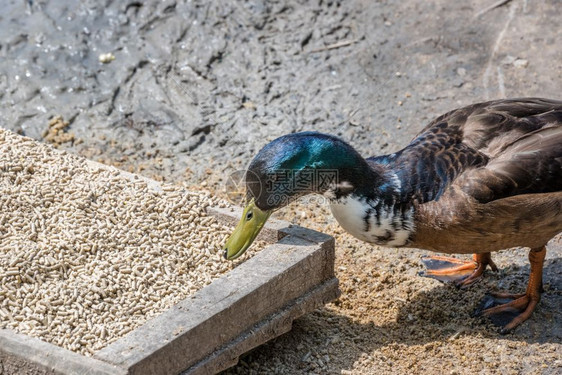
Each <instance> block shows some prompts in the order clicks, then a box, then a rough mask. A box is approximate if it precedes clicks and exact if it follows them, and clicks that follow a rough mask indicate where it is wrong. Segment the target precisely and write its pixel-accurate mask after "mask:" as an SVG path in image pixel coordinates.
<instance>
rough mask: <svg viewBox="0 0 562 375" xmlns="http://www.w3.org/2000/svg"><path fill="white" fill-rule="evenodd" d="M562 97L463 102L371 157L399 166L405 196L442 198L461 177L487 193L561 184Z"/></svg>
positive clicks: (472, 190) (469, 188) (470, 189)
mask: <svg viewBox="0 0 562 375" xmlns="http://www.w3.org/2000/svg"><path fill="white" fill-rule="evenodd" d="M561 132H562V102H560V101H553V100H547V99H537V98H526V99H512V100H498V101H492V102H486V103H479V104H474V105H471V106H468V107H464V108H460V109H456V110H454V111H451V112H449V113H447V114H445V115H442V116H440V117H438V118H437V119H435V120H434V121H432V122H431V123H430V124H429V125H428V126H426V127H425V129H424V130H423V131H422V132H421V133H419V134H418V135H417V136H416V137H415V138H414V140H413V141H412V142H411V143H410V145H408V146H407V147H406V148H404V149H403V150H401V151H399V152H397V153H394V154H391V155H385V156H380V157H375V158H369V159H368V160H369V161H370V162H372V163H373V164H378V165H381V166H383V167H387V168H388V169H390V170H392V171H393V172H394V173H396V176H397V178H398V179H399V180H400V182H401V187H402V194H403V196H402V199H404V200H407V201H410V200H416V201H418V202H419V203H424V202H428V201H432V200H438V199H439V198H440V197H441V196H442V194H443V193H444V192H445V191H447V189H448V188H449V187H451V186H452V185H453V184H454V185H457V186H459V187H461V188H462V189H463V190H464V191H465V192H467V193H469V194H471V195H473V196H474V197H476V198H477V199H479V200H482V201H487V200H488V201H489V200H493V199H498V198H499V197H505V196H508V195H516V194H525V193H533V192H546V191H558V190H560V189H561V187H560V184H561V183H562V176H561V173H562V172H561V171H560V159H559V158H560V154H561V152H562V151H561V150H562V140H561V138H560V134H561Z"/></svg>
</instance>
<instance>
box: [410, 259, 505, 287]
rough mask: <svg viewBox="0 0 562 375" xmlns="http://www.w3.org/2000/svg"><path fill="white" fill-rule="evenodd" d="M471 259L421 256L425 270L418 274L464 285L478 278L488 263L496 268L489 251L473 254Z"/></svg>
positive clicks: (460, 285) (459, 285)
mask: <svg viewBox="0 0 562 375" xmlns="http://www.w3.org/2000/svg"><path fill="white" fill-rule="evenodd" d="M472 259H473V260H472V261H470V260H462V259H457V258H451V257H444V256H439V255H433V256H428V257H423V258H422V262H423V263H424V264H425V267H426V268H427V270H426V271H425V272H422V273H420V275H422V276H425V277H431V278H433V279H437V280H440V281H452V282H454V283H455V285H456V286H458V287H466V286H468V285H470V284H472V283H474V282H476V281H477V280H478V279H480V278H481V277H482V274H483V273H484V270H485V269H486V267H487V266H488V265H490V267H491V268H492V270H493V271H497V270H498V267H496V265H495V264H494V262H493V261H492V256H491V255H490V253H482V254H474V255H473V256H472Z"/></svg>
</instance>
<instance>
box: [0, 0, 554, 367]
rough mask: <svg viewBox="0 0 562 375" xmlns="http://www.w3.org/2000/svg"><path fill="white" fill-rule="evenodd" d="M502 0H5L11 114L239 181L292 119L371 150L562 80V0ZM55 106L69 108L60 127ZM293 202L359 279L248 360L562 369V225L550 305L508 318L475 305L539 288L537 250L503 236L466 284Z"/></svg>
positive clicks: (138, 158)
mask: <svg viewBox="0 0 562 375" xmlns="http://www.w3.org/2000/svg"><path fill="white" fill-rule="evenodd" d="M495 3H496V1H495V0H473V1H465V2H450V1H447V0H430V1H402V2H386V1H380V2H374V1H368V0H363V1H361V0H350V1H345V2H344V1H327V0H323V1H322V0H318V1H297V0H287V1H259V0H250V1H234V0H226V1H203V0H192V1H174V0H166V1H156V0H149V1H146V2H137V1H112V0H106V1H105V2H104V3H103V4H102V3H101V2H96V1H84V2H72V1H57V2H48V3H46V2H42V1H26V2H24V1H15V0H14V1H7V2H6V3H5V4H3V7H4V8H3V12H2V15H0V114H1V116H0V126H3V127H6V128H9V129H11V130H15V131H17V132H19V133H22V134H25V135H28V136H31V137H34V138H36V139H41V140H44V141H46V142H51V143H55V144H56V145H57V146H59V147H61V148H63V149H66V150H69V151H71V152H74V153H78V154H81V155H84V156H87V157H89V158H92V159H94V160H98V161H102V162H105V163H108V164H113V165H117V166H119V167H121V168H124V169H126V170H130V171H136V172H140V173H143V174H145V175H147V176H149V177H154V178H157V179H160V180H168V181H171V182H177V183H184V184H188V185H190V186H192V188H196V189H199V188H202V189H210V190H212V191H213V192H215V194H217V195H224V194H225V192H224V184H225V181H226V179H227V176H228V175H230V174H231V173H232V172H234V171H236V170H238V169H243V168H244V167H245V166H246V165H247V163H248V162H249V161H250V159H251V158H252V156H253V155H254V154H255V153H256V152H257V150H259V148H261V147H262V146H263V145H265V144H266V143H267V142H268V141H269V140H272V139H274V138H275V137H277V136H280V135H282V134H285V133H288V132H293V131H300V130H319V131H324V132H329V133H332V134H336V135H340V136H341V137H342V138H344V139H345V140H347V141H349V142H351V143H352V144H353V145H354V146H355V147H356V148H357V149H358V150H359V151H360V152H361V153H362V154H364V155H366V156H370V155H375V154H379V153H388V152H392V151H394V150H397V149H399V148H400V147H403V146H404V145H405V144H406V143H407V142H408V140H409V139H411V138H412V137H413V136H414V134H416V132H417V131H419V130H420V129H421V128H422V127H423V126H424V125H425V124H426V123H427V122H428V121H429V120H430V119H432V118H433V117H435V116H437V115H439V114H441V113H443V112H445V111H447V110H450V109H452V108H455V107H458V106H460V105H464V104H469V103H472V102H476V101H482V100H486V99H494V98H502V97H519V96H544V97H552V98H560V82H561V79H562V46H561V45H560V43H559V37H558V34H559V30H560V4H559V2H556V1H537V2H530V1H527V0H512V1H506V2H504V3H505V4H503V5H501V6H497V7H493V8H491V7H490V6H491V5H493V4H495ZM102 53H112V54H113V56H114V57H115V60H113V61H111V62H110V63H106V64H103V63H101V62H100V61H99V55H100V54H102ZM56 115H61V116H62V118H63V119H64V120H66V121H68V126H65V127H63V128H60V129H59V128H56V129H54V128H51V129H49V127H48V123H49V119H51V118H52V117H53V116H56ZM67 133H68V135H65V134H67ZM279 215H280V216H281V217H283V218H285V219H288V220H290V221H294V222H297V223H299V224H301V225H304V226H308V227H312V228H315V229H319V230H322V231H324V232H327V233H330V234H333V235H335V236H336V239H337V250H336V251H337V264H336V272H337V274H338V277H339V278H340V281H341V290H342V295H341V297H340V299H339V300H338V301H335V302H334V303H331V304H329V305H327V306H326V307H325V308H323V309H320V310H318V311H316V312H315V313H313V314H309V315H308V316H306V317H303V318H302V319H299V320H298V321H297V322H296V323H295V325H294V329H293V330H292V331H291V332H290V333H288V334H286V335H284V336H282V337H280V338H279V339H277V340H275V341H274V342H272V343H270V344H267V345H265V346H263V347H261V348H258V349H257V350H255V351H253V352H252V353H250V354H249V355H248V356H246V357H244V358H243V359H242V360H241V363H240V365H239V366H237V367H236V368H234V369H232V370H230V372H231V373H249V372H253V373H256V374H258V373H259V374H261V373H283V374H308V373H321V374H324V373H334V374H338V373H350V374H351V373H353V374H355V373H359V374H361V373H364V374H371V373H373V374H374V373H394V374H397V373H404V374H411V373H448V374H454V373H458V374H464V373H470V374H473V373H498V374H508V373H514V374H517V373H537V374H556V373H561V372H562V344H561V342H562V316H561V313H560V311H561V310H562V309H561V307H562V274H561V272H562V271H561V267H560V264H561V263H562V246H561V245H560V244H559V243H556V241H555V242H554V243H553V244H552V245H551V246H550V249H549V252H548V253H547V261H546V268H545V289H546V291H545V293H544V296H543V299H542V301H541V304H540V305H539V307H538V309H537V311H536V313H535V314H534V316H533V317H532V318H531V320H530V321H528V322H526V323H525V324H524V325H523V326H522V327H520V328H519V329H518V330H517V331H516V332H515V333H514V334H510V335H507V336H501V335H499V334H498V333H497V331H496V329H495V328H494V327H492V326H489V325H487V323H486V322H485V321H482V320H480V319H475V318H472V317H471V313H472V311H473V310H474V308H475V307H476V306H477V305H478V301H479V300H480V298H481V297H482V296H483V294H484V292H485V291H486V290H504V289H507V290H513V291H519V290H523V289H524V287H525V283H526V277H527V276H526V275H527V274H528V270H529V268H528V262H527V260H526V251H525V250H510V251H504V252H501V253H498V254H494V260H495V261H496V263H497V264H498V266H499V267H500V271H499V272H498V273H492V272H487V274H486V277H485V278H484V280H483V281H482V282H480V283H479V284H477V285H475V286H473V287H472V288H470V289H468V290H466V291H457V290H456V289H455V288H454V287H452V286H448V285H444V284H441V283H439V282H437V281H434V280H429V279H424V278H421V277H418V276H417V273H418V272H419V271H420V270H421V263H420V261H419V257H420V256H421V255H422V254H424V253H425V252H423V251H419V250H396V249H386V248H379V247H376V246H371V245H367V244H364V243H361V242H359V241H357V240H355V239H353V238H351V237H350V236H349V235H347V234H345V233H343V232H342V230H341V229H340V228H339V227H338V226H337V224H336V223H335V222H334V220H333V218H332V217H331V216H330V215H329V214H328V212H327V210H326V207H324V206H323V205H321V204H316V203H313V202H310V201H307V202H301V203H300V204H296V205H294V206H291V207H290V208H288V209H285V210H283V211H282V212H280V214H279Z"/></svg>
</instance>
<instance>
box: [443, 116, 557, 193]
mask: <svg viewBox="0 0 562 375" xmlns="http://www.w3.org/2000/svg"><path fill="white" fill-rule="evenodd" d="M454 185H456V186H458V187H460V188H461V189H462V190H463V191H464V192H465V193H467V194H468V195H470V196H472V197H473V198H475V199H476V200H478V201H479V202H480V203H487V202H490V201H493V200H496V199H501V198H506V197H510V196H515V195H519V194H538V193H548V192H557V191H562V123H558V124H557V125H556V124H550V125H545V126H544V127H543V128H541V129H538V130H535V131H533V132H531V133H528V134H525V135H523V136H522V137H520V138H518V139H516V140H515V141H513V142H511V143H509V144H506V145H504V146H503V147H501V148H498V150H496V155H495V156H494V157H493V158H490V160H489V162H488V163H487V164H486V165H485V166H483V167H480V168H475V169H470V170H467V171H465V172H464V173H462V174H460V176H459V177H458V178H457V180H455V182H454Z"/></svg>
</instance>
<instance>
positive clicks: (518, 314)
mask: <svg viewBox="0 0 562 375" xmlns="http://www.w3.org/2000/svg"><path fill="white" fill-rule="evenodd" d="M545 255H546V248H545V247H544V246H543V247H542V248H538V249H531V251H530V252H529V261H530V262H531V273H530V275H529V283H528V285H527V290H526V292H525V293H523V294H510V293H490V294H488V295H486V296H485V297H484V299H483V300H482V302H481V303H480V306H479V307H478V309H477V310H476V314H475V315H477V316H485V317H488V318H490V320H491V321H492V323H494V324H495V325H497V326H500V327H501V330H500V333H502V334H506V333H509V332H511V331H513V330H514V329H515V328H516V327H517V326H519V325H521V323H523V322H524V321H526V320H527V319H529V317H530V316H531V315H532V314H533V311H535V308H536V306H537V304H538V303H539V301H540V299H541V293H542V268H543V262H544V257H545Z"/></svg>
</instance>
